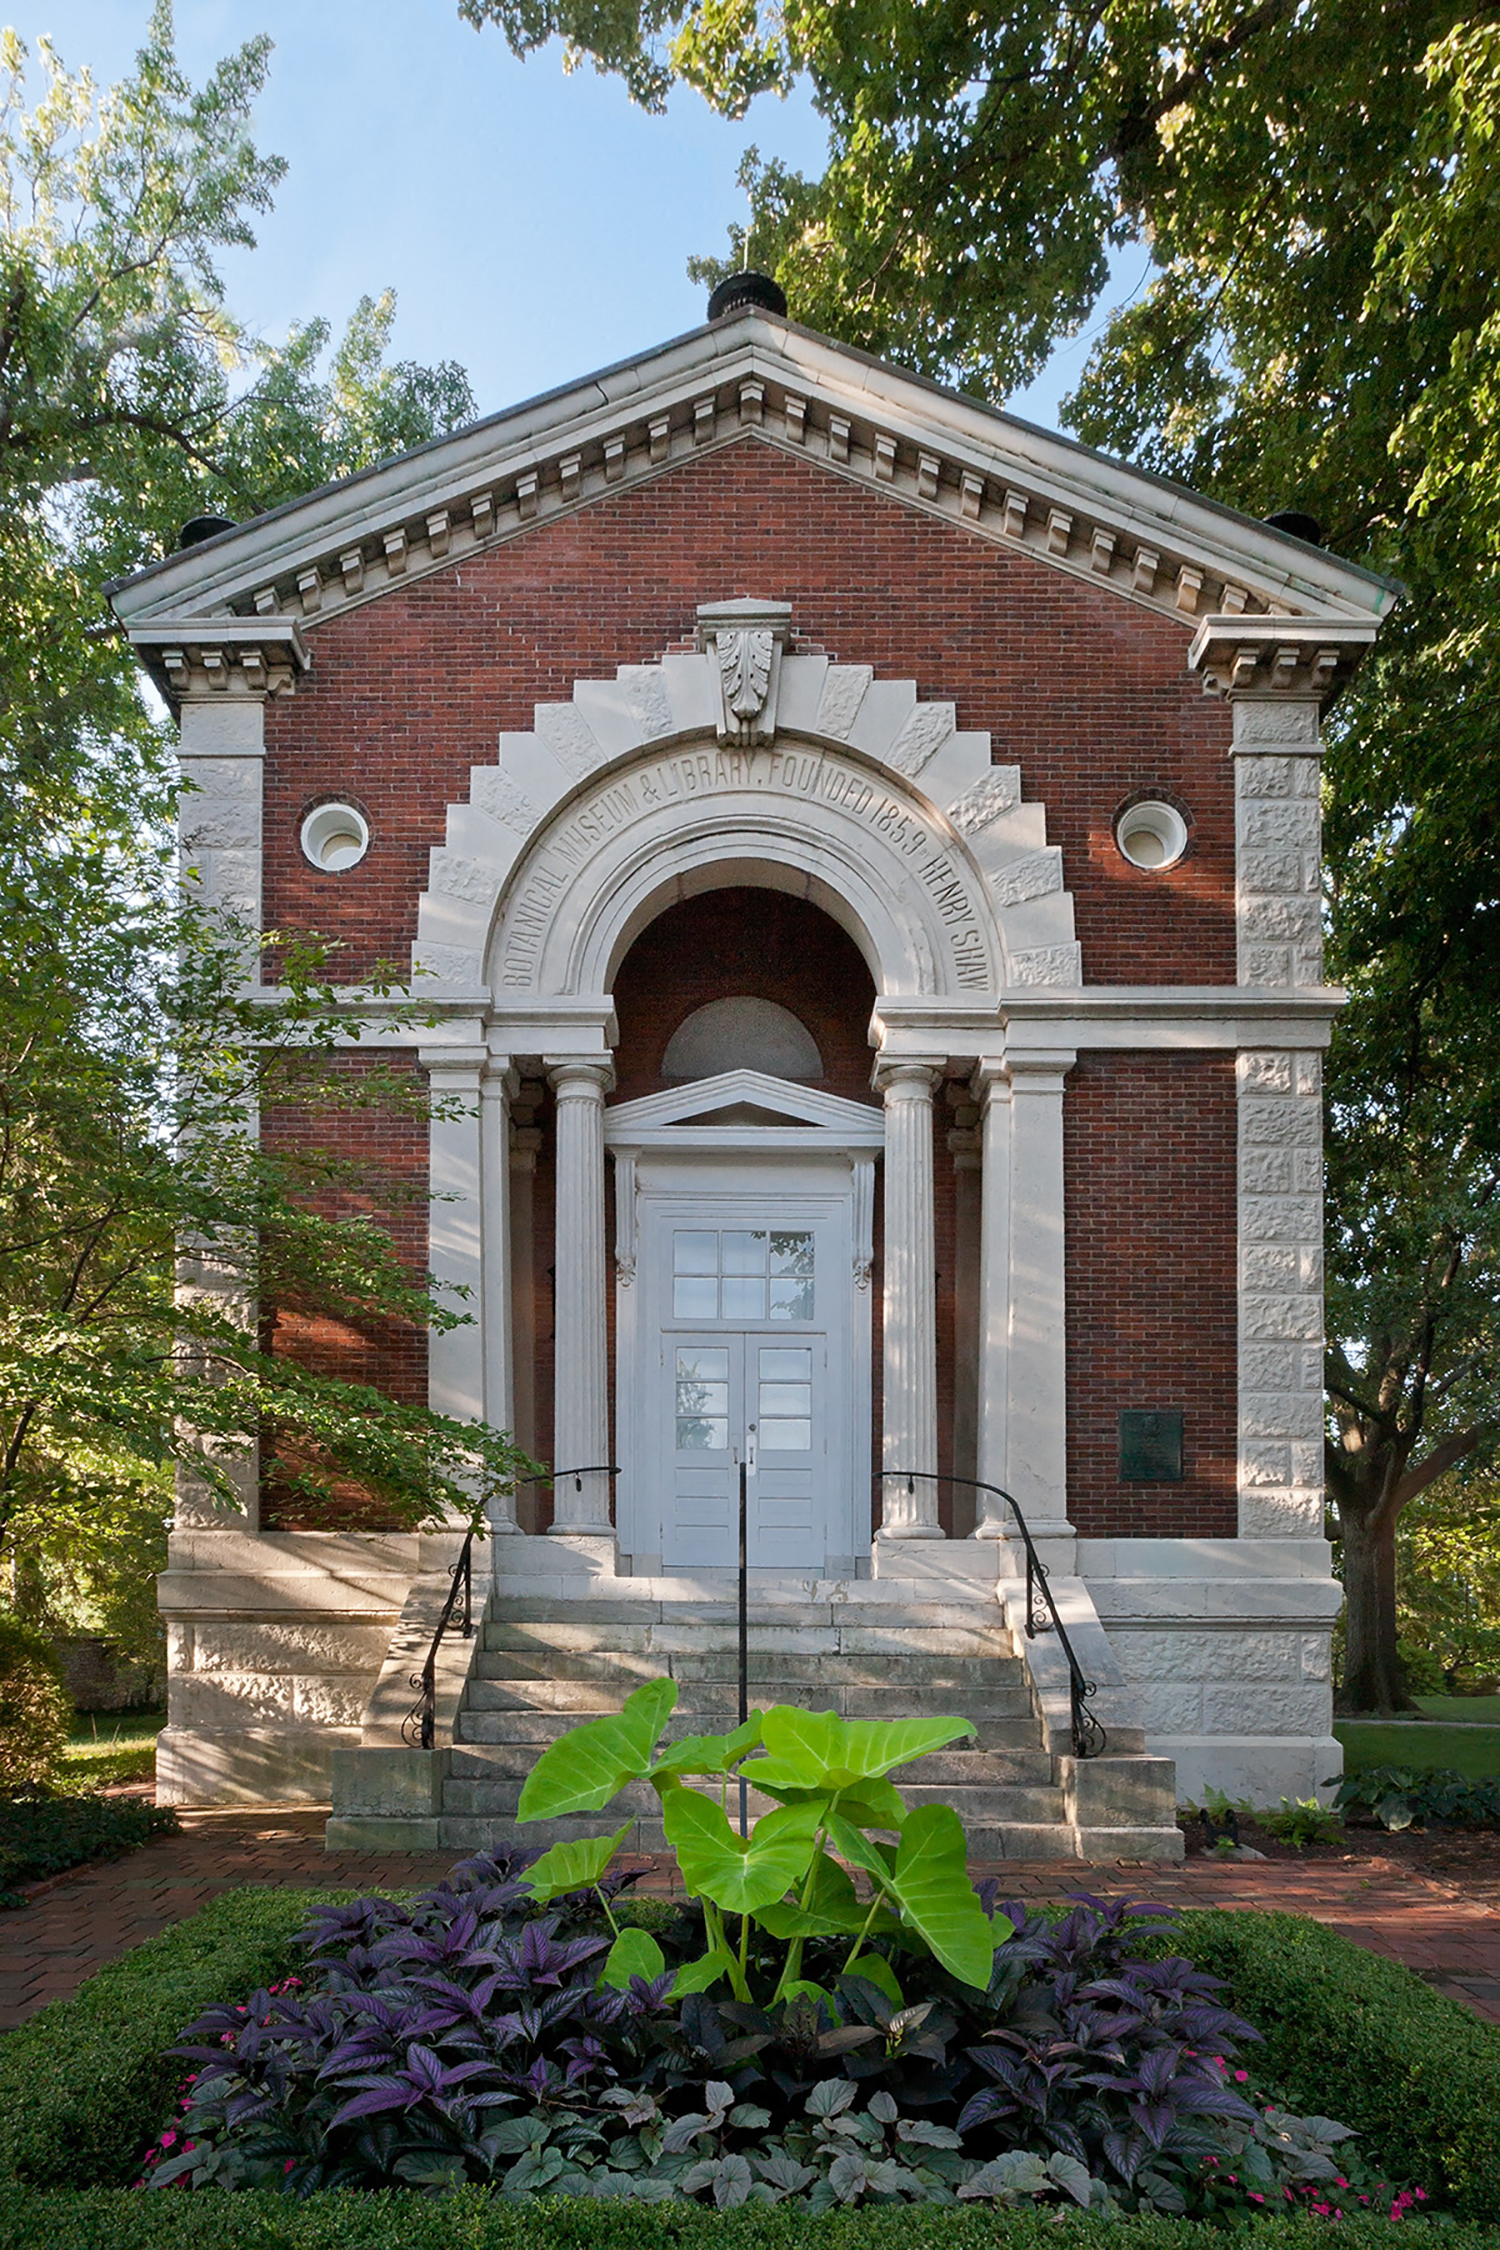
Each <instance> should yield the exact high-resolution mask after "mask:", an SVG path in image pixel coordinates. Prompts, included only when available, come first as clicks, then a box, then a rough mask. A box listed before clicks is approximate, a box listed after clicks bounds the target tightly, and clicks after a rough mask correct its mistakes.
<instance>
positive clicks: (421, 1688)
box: [401, 1461, 620, 1750]
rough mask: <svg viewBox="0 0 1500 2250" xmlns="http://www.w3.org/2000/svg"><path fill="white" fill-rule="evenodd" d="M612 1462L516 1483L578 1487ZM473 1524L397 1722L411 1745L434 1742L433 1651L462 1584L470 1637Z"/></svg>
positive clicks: (609, 1472) (463, 1632) (462, 1631)
mask: <svg viewBox="0 0 1500 2250" xmlns="http://www.w3.org/2000/svg"><path fill="white" fill-rule="evenodd" d="M619 1473H620V1472H619V1470H618V1469H617V1468H616V1467H615V1465H614V1463H613V1462H607V1461H599V1462H591V1463H590V1464H589V1466H588V1467H587V1468H585V1469H544V1470H543V1471H542V1472H541V1474H540V1475H539V1476H534V1477H520V1478H518V1479H517V1482H518V1483H519V1484H557V1483H558V1482H559V1481H560V1480H561V1479H562V1478H563V1477H573V1478H575V1479H576V1480H577V1487H578V1490H579V1491H580V1492H581V1491H582V1490H583V1480H584V1478H585V1477H593V1476H610V1477H615V1476H618V1475H619ZM478 1528H479V1527H478V1525H477V1524H471V1525H470V1526H469V1529H468V1531H467V1532H466V1533H465V1535H464V1543H463V1545H462V1547H461V1548H460V1549H459V1552H458V1560H457V1562H456V1563H455V1564H454V1565H453V1568H452V1571H451V1572H450V1573H449V1575H450V1577H451V1579H452V1584H451V1585H450V1586H449V1588H448V1598H447V1600H446V1601H445V1602H444V1603H443V1606H442V1610H441V1611H440V1613H439V1616H438V1621H437V1626H436V1629H435V1630H434V1632H433V1636H432V1640H431V1642H430V1644H429V1646H428V1650H427V1656H426V1659H425V1661H424V1663H423V1665H422V1669H421V1671H420V1672H413V1673H412V1675H411V1681H410V1685H411V1686H412V1687H414V1688H416V1689H417V1691H418V1694H417V1700H416V1702H415V1703H414V1704H413V1705H412V1707H411V1709H410V1710H409V1711H408V1712H407V1714H406V1717H405V1718H404V1719H403V1720H402V1722H401V1739H402V1741H403V1742H405V1743H407V1744H409V1745H410V1747H411V1748H412V1749H421V1750H431V1749H432V1748H433V1747H434V1745H435V1744H436V1742H437V1654H438V1648H439V1645H440V1644H441V1642H442V1638H443V1635H444V1634H445V1633H446V1632H447V1630H448V1627H449V1624H450V1622H451V1621H452V1617H453V1611H454V1608H455V1606H456V1604H457V1601H458V1592H459V1586H460V1584H462V1586H463V1596H464V1621H463V1624H462V1626H461V1627H460V1628H459V1637H460V1639H462V1640H466V1641H469V1640H472V1639H473V1638H474V1537H475V1533H476V1532H477V1531H478Z"/></svg>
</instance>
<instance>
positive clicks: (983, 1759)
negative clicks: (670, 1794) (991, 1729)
mask: <svg viewBox="0 0 1500 2250" xmlns="http://www.w3.org/2000/svg"><path fill="white" fill-rule="evenodd" d="M505 1725H506V1722H505V1719H504V1717H503V1716H493V1717H487V1716H484V1715H481V1714H475V1715H473V1716H472V1717H471V1716H470V1715H469V1714H467V1713H466V1714H464V1720H463V1727H462V1732H461V1734H460V1736H459V1740H458V1742H457V1743H455V1745H454V1752H455V1756H456V1755H457V1754H458V1753H459V1752H460V1751H472V1750H483V1751H484V1752H485V1766H486V1769H487V1770H488V1772H489V1773H491V1774H493V1775H495V1776H496V1777H497V1778H498V1777H499V1776H501V1775H504V1776H505V1777H507V1778H512V1777H513V1778H515V1779H516V1780H517V1781H518V1782H519V1781H524V1780H525V1778H526V1776H527V1775H528V1774H529V1773H530V1771H531V1769H532V1767H533V1766H534V1765H535V1764H536V1762H537V1758H538V1756H539V1755H540V1751H541V1746H540V1745H539V1744H537V1743H535V1742H516V1741H513V1740H511V1739H510V1738H509V1735H508V1733H507V1732H506V1731H505ZM452 1770H453V1771H454V1772H455V1773H456V1772H458V1771H459V1768H458V1767H457V1766H456V1765H455V1766H454V1767H453V1769H452ZM464 1770H466V1771H467V1770H468V1769H467V1768H465V1769H464ZM746 1771H747V1776H748V1778H751V1779H753V1778H754V1767H753V1765H752V1766H751V1767H749V1768H747V1769H746ZM891 1779H892V1780H893V1781H894V1782H895V1784H896V1787H897V1788H898V1789H900V1790H901V1791H903V1792H904V1793H906V1794H910V1795H911V1796H912V1797H913V1799H914V1801H915V1798H916V1796H917V1794H918V1792H919V1791H920V1792H921V1793H922V1794H923V1795H924V1796H925V1795H930V1794H931V1793H932V1792H933V1791H934V1790H937V1791H941V1790H942V1789H950V1790H959V1789H972V1788H976V1787H977V1788H988V1787H991V1786H993V1785H996V1784H999V1785H1001V1786H1005V1787H1009V1786H1010V1785H1012V1784H1016V1783H1022V1782H1025V1783H1031V1784H1035V1785H1037V1786H1039V1787H1043V1788H1050V1787H1051V1785H1052V1761H1051V1759H1050V1758H1048V1757H1047V1755H1046V1753H1045V1752H1044V1751H1041V1750H1036V1749H1032V1748H1030V1747H1029V1746H1028V1745H1025V1744H1021V1743H1016V1744H1009V1743H1007V1744H1005V1745H1003V1746H1002V1747H1000V1748H998V1749H994V1750H969V1751H964V1752H960V1753H959V1754H957V1755H945V1754H944V1753H943V1752H941V1751H939V1752H936V1753H934V1754H933V1755H932V1756H931V1757H927V1758H923V1759H921V1760H920V1761H918V1762H915V1763H913V1764H912V1765H909V1766H903V1767H900V1768H898V1770H897V1771H896V1772H895V1773H893V1774H892V1776H891Z"/></svg>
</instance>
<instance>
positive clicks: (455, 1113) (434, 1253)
mask: <svg viewBox="0 0 1500 2250" xmlns="http://www.w3.org/2000/svg"><path fill="white" fill-rule="evenodd" d="M418 1056H419V1060H420V1062H421V1064H422V1067H423V1069H424V1070H425V1071H426V1072H427V1074H428V1085H429V1088H430V1091H431V1096H432V1105H433V1115H432V1118H431V1121H430V1123H429V1125H428V1128H427V1136H428V1179H429V1182H430V1184H431V1188H432V1195H433V1201H432V1203H431V1205H430V1206H429V1212H428V1221H427V1244H428V1248H427V1263H428V1266H429V1268H430V1270H431V1273H432V1276H433V1280H434V1281H435V1282H436V1284H437V1291H438V1296H439V1299H440V1301H442V1302H444V1303H446V1305H447V1306H449V1307H450V1308H451V1309H452V1310H454V1311H457V1312H462V1313H464V1314H466V1315H467V1319H466V1321H465V1323H464V1325H463V1326H462V1327H459V1328H449V1329H446V1330H440V1329H432V1330H429V1332H428V1339H427V1403H428V1405H429V1406H430V1407H431V1408H432V1410H433V1412H434V1413H436V1414H448V1415H451V1416H452V1417H453V1418H454V1420H455V1421H459V1422H482V1421H483V1420H484V1419H485V1314H486V1311H487V1306H486V1302H485V1288H484V1157H483V1135H482V1128H481V1119H480V1101H481V1094H480V1088H481V1084H482V1075H483V1073H484V1071H485V1070H486V1068H487V1067H488V1063H489V1055H488V1052H487V1051H486V1049H485V1048H483V1047H481V1046H478V1045H475V1046H461V1047H460V1046H453V1047H423V1048H420V1049H419V1050H418Z"/></svg>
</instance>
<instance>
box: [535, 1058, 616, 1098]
mask: <svg viewBox="0 0 1500 2250" xmlns="http://www.w3.org/2000/svg"><path fill="white" fill-rule="evenodd" d="M542 1061H543V1064H544V1065H545V1067H546V1072H547V1082H548V1084H549V1085H550V1086H551V1088H552V1091H553V1092H554V1093H555V1094H572V1095H574V1096H582V1097H583V1098H585V1099H587V1098H588V1097H589V1096H590V1095H597V1096H598V1098H599V1100H600V1101H601V1102H602V1101H603V1099H604V1097H605V1095H606V1094H607V1093H610V1092H611V1091H612V1090H613V1087H614V1083H615V1066H614V1061H613V1058H612V1057H611V1056H609V1055H544V1056H543V1057H542Z"/></svg>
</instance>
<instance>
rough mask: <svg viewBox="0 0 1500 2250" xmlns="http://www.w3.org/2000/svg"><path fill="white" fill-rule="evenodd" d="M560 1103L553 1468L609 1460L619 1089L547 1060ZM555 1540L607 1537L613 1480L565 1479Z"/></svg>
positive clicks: (592, 1062) (574, 1065)
mask: <svg viewBox="0 0 1500 2250" xmlns="http://www.w3.org/2000/svg"><path fill="white" fill-rule="evenodd" d="M546 1059H547V1075H548V1077H549V1078H550V1080H551V1082H552V1088H553V1092H554V1094H555V1096H556V1101H557V1251H556V1267H557V1366H556V1391H555V1394H554V1395H555V1401H556V1403H555V1408H554V1413H553V1420H552V1453H553V1466H554V1468H558V1469H569V1468H592V1467H594V1466H595V1464H603V1463H605V1462H607V1461H608V1460H609V1354H608V1331H607V1328H606V1325H605V1298H604V1291H605V1274H606V1262H605V1244H604V1097H605V1094H606V1093H607V1092H608V1090H609V1088H610V1086H611V1085H612V1084H613V1083H614V1069H613V1066H612V1064H611V1063H610V1062H609V1061H608V1060H607V1059H605V1058H601V1057H600V1056H597V1055H595V1056H588V1057H575V1056H567V1055H549V1056H548V1057H547V1058H546ZM553 1506H554V1508H555V1511H556V1513H555V1514H554V1516H553V1521H552V1529H553V1530H554V1531H556V1532H569V1531H576V1532H594V1533H600V1532H607V1531H608V1529H609V1479H608V1477H605V1476H598V1475H595V1476H587V1477H584V1478H583V1479H582V1483H581V1488H580V1486H579V1484H578V1483H576V1482H575V1480H574V1479H573V1478H572V1477H565V1478H564V1479H563V1481H562V1482H561V1483H560V1484H559V1485H558V1486H557V1487H556V1490H555V1492H554V1495H553Z"/></svg>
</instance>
